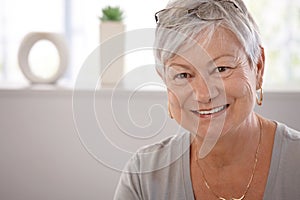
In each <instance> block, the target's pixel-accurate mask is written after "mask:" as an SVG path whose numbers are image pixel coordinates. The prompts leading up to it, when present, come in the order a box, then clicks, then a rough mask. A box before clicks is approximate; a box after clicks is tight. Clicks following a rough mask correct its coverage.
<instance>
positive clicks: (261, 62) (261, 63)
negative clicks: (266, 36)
mask: <svg viewBox="0 0 300 200" xmlns="http://www.w3.org/2000/svg"><path fill="white" fill-rule="evenodd" d="M259 47H260V51H261V53H260V57H259V59H258V62H257V65H256V89H257V90H258V89H260V88H261V86H262V84H263V76H264V70H265V50H264V48H263V47H262V46H259Z"/></svg>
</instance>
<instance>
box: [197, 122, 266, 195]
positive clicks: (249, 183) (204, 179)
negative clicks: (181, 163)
mask: <svg viewBox="0 0 300 200" xmlns="http://www.w3.org/2000/svg"><path fill="white" fill-rule="evenodd" d="M258 121H259V126H260V136H259V142H258V145H257V148H256V152H255V160H254V165H253V168H252V173H251V176H250V179H249V181H248V184H247V187H246V190H245V192H244V193H243V195H242V196H241V197H240V198H234V197H231V198H230V199H229V200H243V199H244V198H245V196H246V194H247V192H248V190H249V188H250V185H251V183H252V181H253V177H254V173H255V169H256V165H257V161H258V152H259V148H260V144H261V137H262V122H261V120H260V119H259V118H258ZM196 163H197V165H198V167H199V168H200V171H201V174H202V178H203V181H204V184H205V186H206V188H207V189H208V190H209V191H210V192H211V193H212V194H213V195H214V196H215V197H216V198H217V199H219V200H226V198H224V197H221V196H219V195H217V194H216V193H215V192H214V191H213V190H212V189H211V187H210V186H209V184H208V182H207V179H206V178H205V175H204V172H203V170H202V168H201V166H200V164H199V163H198V159H196Z"/></svg>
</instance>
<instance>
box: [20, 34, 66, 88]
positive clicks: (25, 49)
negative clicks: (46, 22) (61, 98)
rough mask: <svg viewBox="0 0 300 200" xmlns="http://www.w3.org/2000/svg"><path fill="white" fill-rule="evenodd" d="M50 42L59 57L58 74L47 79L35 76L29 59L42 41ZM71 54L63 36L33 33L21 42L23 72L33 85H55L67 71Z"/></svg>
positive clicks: (21, 66) (21, 67)
mask: <svg viewBox="0 0 300 200" xmlns="http://www.w3.org/2000/svg"><path fill="white" fill-rule="evenodd" d="M40 40H47V41H50V42H51V43H52V44H53V45H54V46H55V48H56V50H57V52H58V55H59V66H58V68H57V70H56V72H55V73H54V74H53V75H52V76H50V77H47V78H44V77H39V76H37V75H35V74H34V73H33V72H32V70H31V68H30V65H29V61H28V57H29V53H30V51H31V49H32V47H33V45H34V44H35V43H36V42H38V41H40ZM68 59H69V53H68V48H67V43H66V41H65V39H64V37H63V35H61V34H58V33H49V32H31V33H28V34H27V35H26V36H25V37H24V39H23V41H22V42H21V45H20V48H19V52H18V60H19V66H20V69H21V71H22V72H23V74H24V76H25V77H26V78H27V79H28V80H29V81H30V82H31V83H55V82H56V81H57V80H58V79H59V78H60V77H61V76H62V75H63V74H64V73H65V71H66V69H67V66H68Z"/></svg>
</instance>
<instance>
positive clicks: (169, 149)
mask: <svg viewBox="0 0 300 200" xmlns="http://www.w3.org/2000/svg"><path fill="white" fill-rule="evenodd" d="M189 146H190V133H188V132H184V133H180V134H176V135H173V136H170V137H168V138H165V139H163V140H161V141H160V142H156V143H154V144H150V145H147V146H143V147H141V148H140V149H138V150H137V152H136V153H135V154H134V155H133V157H132V158H131V161H130V163H131V164H134V165H136V168H137V169H138V170H139V172H141V171H142V172H150V171H155V170H159V169H162V168H165V167H168V166H170V164H172V163H174V162H175V161H177V160H179V159H180V158H182V156H183V155H184V154H185V153H186V152H188V151H189Z"/></svg>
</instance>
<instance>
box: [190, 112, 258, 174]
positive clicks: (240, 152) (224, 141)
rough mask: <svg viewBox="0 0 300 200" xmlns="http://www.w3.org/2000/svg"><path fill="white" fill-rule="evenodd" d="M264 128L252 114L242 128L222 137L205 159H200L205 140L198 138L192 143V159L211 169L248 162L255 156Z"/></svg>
mask: <svg viewBox="0 0 300 200" xmlns="http://www.w3.org/2000/svg"><path fill="white" fill-rule="evenodd" d="M261 131H262V127H260V122H259V119H258V116H257V115H255V114H251V115H250V116H249V117H248V118H247V119H246V120H245V121H244V122H243V123H242V124H241V125H240V126H238V127H236V128H234V129H232V130H230V131H228V132H227V133H226V134H225V135H223V136H221V137H220V138H219V139H218V141H217V143H216V144H215V145H214V147H213V148H212V150H211V151H210V152H209V154H208V155H207V156H205V157H204V158H199V151H200V148H201V146H202V144H203V141H204V140H203V138H198V137H196V138H195V139H194V140H193V142H192V146H191V149H192V154H193V155H191V156H192V159H198V160H199V161H200V162H204V163H206V164H207V165H209V166H210V167H214V168H223V167H226V166H231V165H237V164H241V163H244V162H248V159H249V157H251V156H254V154H255V152H256V149H257V146H258V143H259V140H260V134H261Z"/></svg>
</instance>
